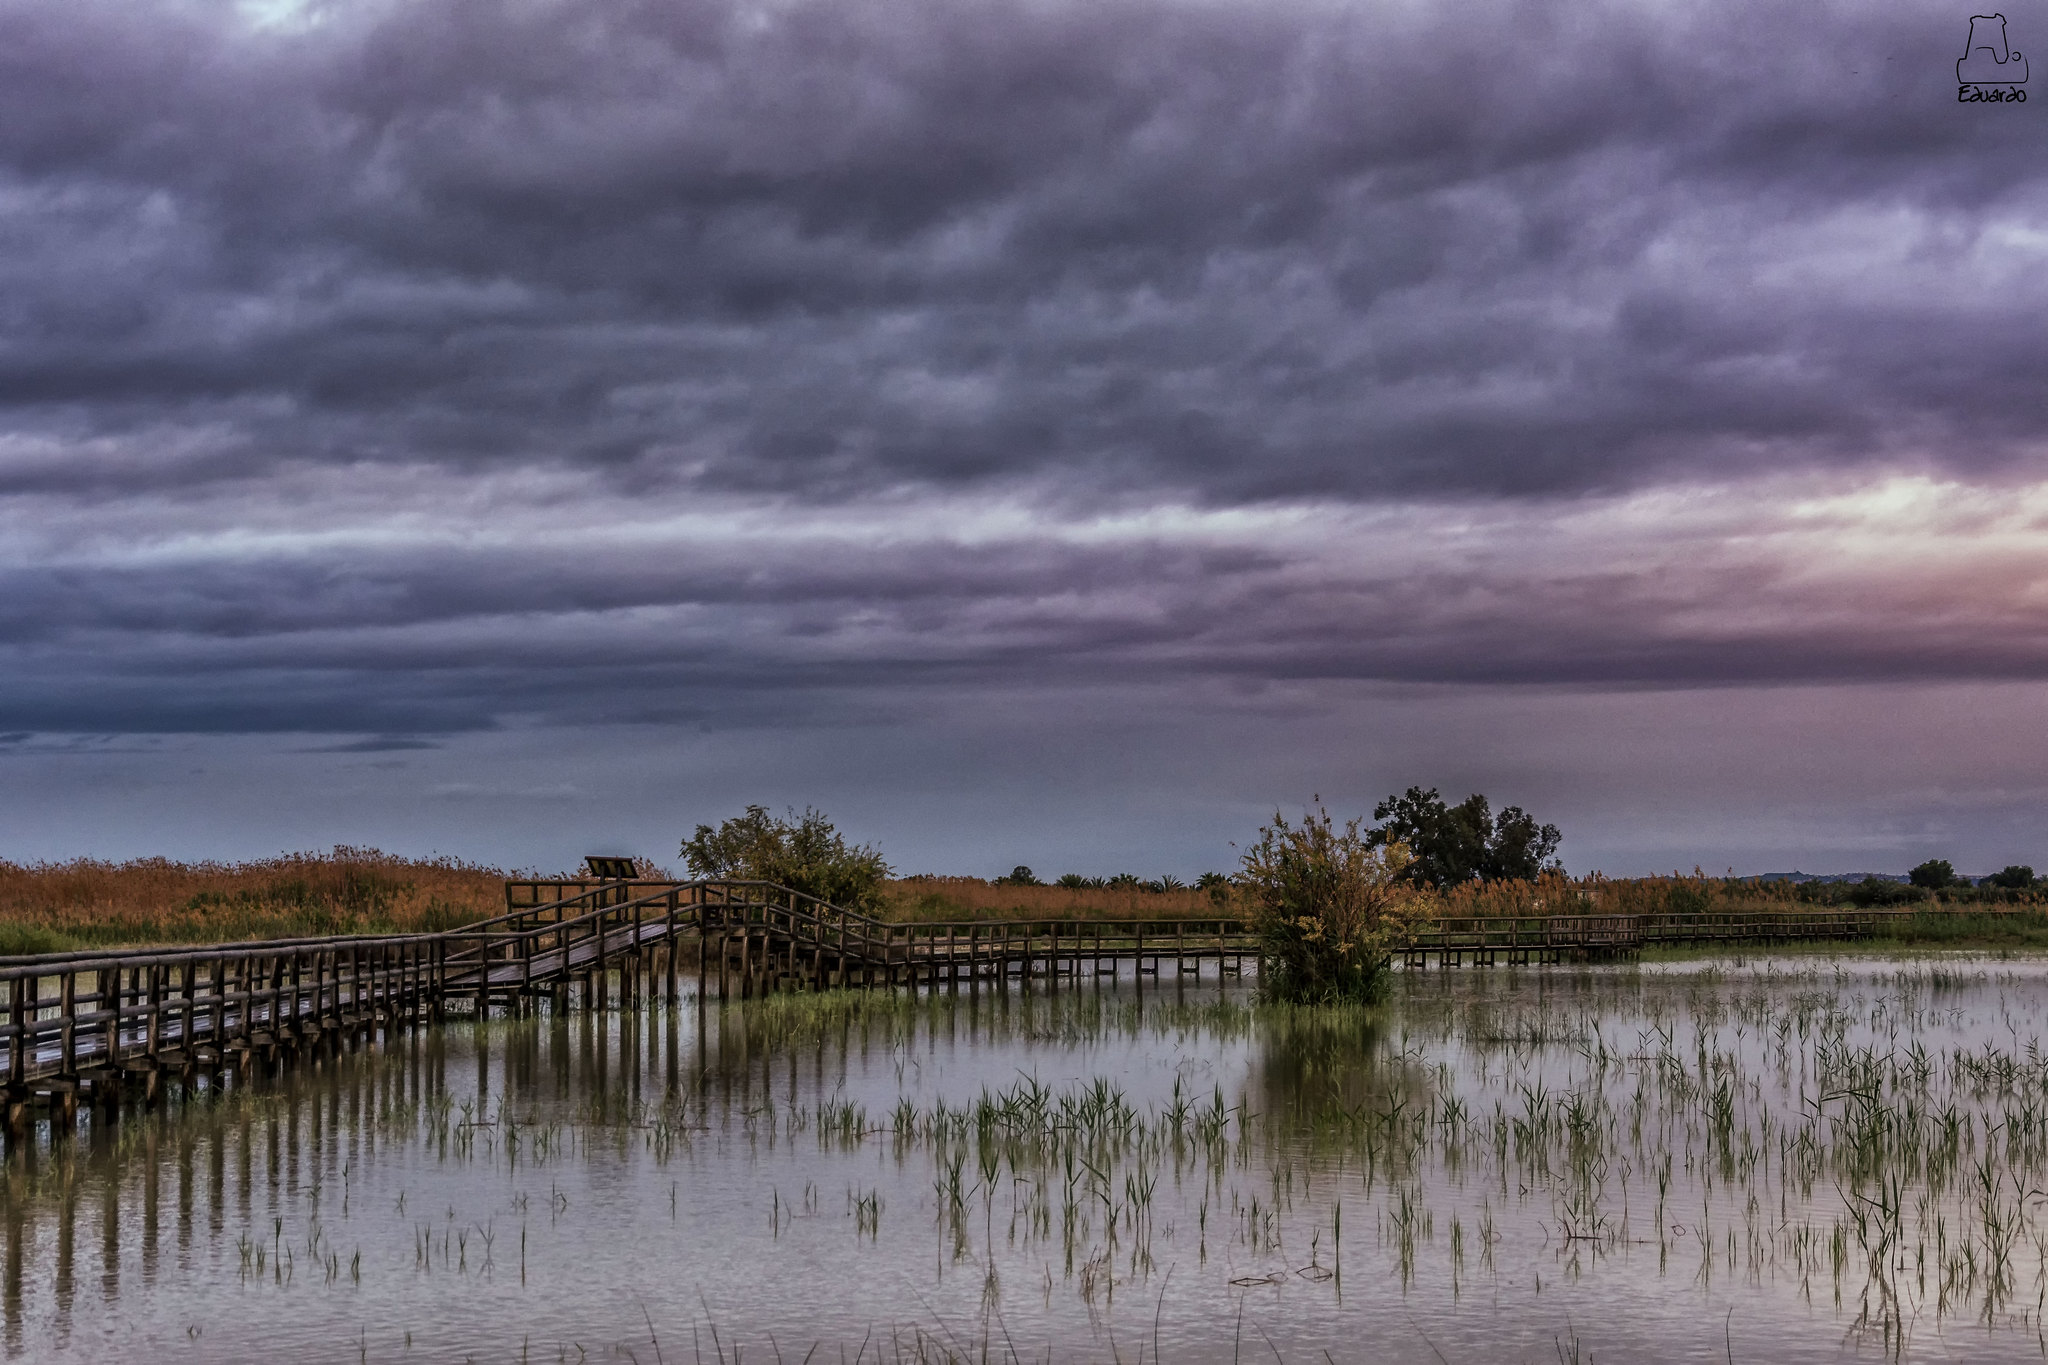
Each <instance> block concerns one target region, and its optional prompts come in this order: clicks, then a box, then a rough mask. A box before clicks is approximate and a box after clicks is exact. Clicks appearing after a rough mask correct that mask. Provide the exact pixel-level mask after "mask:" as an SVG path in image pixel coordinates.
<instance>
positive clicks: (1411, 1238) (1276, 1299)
mask: <svg viewBox="0 0 2048 1365" xmlns="http://www.w3.org/2000/svg"><path fill="white" fill-rule="evenodd" d="M1138 986H1139V983H1137V982H1136V981H1134V980H1132V979H1131V978H1130V977H1129V976H1128V975H1126V976H1125V977H1124V978H1122V979H1121V980H1111V979H1108V978H1102V979H1099V980H1098V981H1086V980H1085V979H1084V982H1083V984H1081V985H1079V986H1075V985H1072V984H1062V985H1061V987H1060V988H1059V989H1056V990H1054V989H1047V988H1046V987H1045V986H1044V985H1043V984H1039V985H1036V986H1034V987H1033V988H1032V989H1029V990H1026V989H1023V988H1021V987H1018V986H1016V985H1012V986H1011V987H1010V988H1008V989H1006V990H990V989H988V988H987V987H983V988H982V989H980V990H978V991H969V990H967V989H965V988H964V987H963V988H962V989H961V990H960V991H959V992H957V993H956V992H952V991H948V990H939V991H934V992H928V993H927V992H919V993H916V994H909V993H903V992H898V993H894V994H890V993H885V992H873V993H867V994H827V995H822V996H800V995H798V996H782V997H773V998H769V999H766V1000H760V1001H752V1002H746V1003H737V1002H736V1003H733V1004H729V1005H725V1006H723V1007H721V1006H720V1005H718V1004H717V1003H716V1002H715V1001H714V1002H711V1003H710V1004H708V1005H707V1006H706V1007H704V1008H703V1009H701V1010H700V1009H699V1008H697V1006H696V1005H695V1003H694V1002H691V1001H685V1002H684V1003H683V1004H682V1005H681V1006H680V1007H679V1008H673V1009H670V1008H666V1007H657V1008H651V1009H646V1010H642V1011H637V1012H634V1011H627V1012H618V1011H614V1012H611V1013H607V1014H596V1015H592V1014H572V1015H568V1016H566V1017H563V1018H550V1017H548V1016H546V1015H542V1016H541V1017H539V1018H528V1019H520V1020H512V1019H492V1020H489V1021H485V1022H473V1021H466V1020H453V1021H450V1022H448V1023H446V1024H444V1025H442V1026H440V1027H438V1028H432V1029H425V1030H420V1031H415V1032H407V1033H400V1034H398V1035H396V1036H395V1037H394V1038H393V1039H392V1040H391V1041H390V1042H389V1043H388V1044H386V1045H380V1046H377V1047H365V1048H363V1049H361V1050H359V1051H357V1052H355V1053H352V1054H348V1055H344V1056H342V1057H339V1058H334V1059H329V1060H326V1061H322V1062H320V1063H318V1064H313V1063H302V1064H301V1065H299V1066H297V1067H295V1068H292V1069H290V1070H288V1071H287V1072H286V1073H285V1074H284V1075H283V1076H282V1077H281V1078H279V1079H277V1080H275V1081H271V1082H268V1083H261V1082H258V1083H250V1084H247V1085H240V1086H238V1085H234V1084H229V1085H227V1086H225V1087H223V1088H221V1089H219V1090H214V1091H208V1090H205V1089H201V1090H199V1091H197V1092H195V1093H193V1094H191V1095H189V1096H180V1095H177V1094H175V1093H174V1094H173V1096H172V1099H171V1101H170V1102H169V1103H167V1104H166V1106H165V1107H164V1108H163V1109H162V1110H160V1111H158V1112H156V1113H142V1112H140V1111H135V1112H131V1113H129V1114H127V1115H125V1116H124V1117H123V1119H122V1120H121V1121H120V1122H119V1123H117V1124H113V1125H111V1126H107V1127H104V1128H102V1129H101V1130H100V1131H97V1132H95V1131H93V1128H92V1123H91V1120H90V1118H88V1119H87V1120H86V1121H85V1122H84V1123H83V1124H82V1126H81V1131H80V1132H79V1133H78V1135H77V1136H76V1137H73V1138H68V1139H64V1140H60V1141H55V1142H53V1141H51V1140H50V1137H49V1134H48V1132H47V1130H45V1131H44V1132H43V1133H41V1134H39V1135H38V1137H37V1138H36V1140H34V1141H33V1142H30V1143H27V1144H23V1145H22V1146H21V1147H20V1148H19V1149H18V1150H16V1151H14V1152H12V1153H11V1154H10V1156H9V1158H8V1161H7V1163H6V1167H5V1171H6V1174H5V1186H4V1197H5V1208H4V1220H0V1221H4V1223H5V1226H6V1237H7V1243H6V1250H5V1257H6V1259H5V1266H4V1272H0V1278H4V1284H0V1299H4V1323H0V1348H4V1351H5V1353H6V1354H7V1355H8V1356H10V1357H13V1358H22V1359H46V1358H58V1359H62V1358H69V1357H74V1356H75V1357H80V1358H85V1357H90V1358H94V1359H99V1360H142V1359H150V1360H166V1359H190V1360H195V1361H196V1360H205V1361H252V1362H254V1361H264V1362H269V1361H278V1360H371V1361H383V1360H392V1361H399V1360H422V1361H461V1360H476V1361H529V1360H532V1361H541V1360H547V1361H554V1360H565V1359H566V1360H634V1361H639V1362H643V1363H651V1362H656V1361H660V1362H663V1363H664V1365H667V1363H668V1362H685V1361H690V1362H694V1361H699V1360H703V1361H712V1360H722V1361H739V1360H745V1361H776V1360H780V1361H788V1362H791V1363H792V1365H794V1362H797V1361H801V1360H805V1359H809V1360H812V1361H818V1362H823V1361H839V1360H846V1361H855V1360H861V1361H895V1360H919V1359H922V1360H949V1359H950V1360H976V1361H979V1360H984V1359H986V1360H994V1361H1010V1360H1013V1359H1014V1360H1018V1361H1030V1360H1040V1361H1045V1360H1051V1361H1068V1360H1075V1361H1080V1360H1090V1361H1092V1360H1102V1361H1111V1360H1114V1361H1121V1362H1135V1361H1148V1360H1163V1361H1166V1362H1175V1361H1239V1360H1242V1361H1257V1360H1274V1359H1278V1360H1280V1361H1283V1362H1290V1363H1291V1362H1296V1361H1323V1360H1330V1361H1359V1360H1372V1361H1439V1360H1442V1361H1459V1362H1462V1361H1469V1360H1483V1361H1487V1362H1504V1361H1516V1360H1527V1361H1560V1360H1564V1361H1584V1360H1606V1359H1613V1360H1625V1359H1632V1358H1633V1359H1641V1358H1645V1357H1648V1356H1652V1355H1654V1356H1656V1357H1659V1358H1663V1359H1669V1360H1685V1359H1698V1360H1703V1361H1704V1360H1715V1361H1723V1360H1729V1359H1733V1360H1735V1361H1745V1360H1748V1361H1793V1360H1833V1359H1841V1358H1861V1357H1869V1358H1879V1359H1881V1358H1887V1357H1891V1356H1894V1355H1903V1357H1904V1358H1907V1359H1973V1360H1975V1359H2038V1358H2042V1357H2043V1355H2044V1354H2048V1351H2044V1342H2043V1335H2042V1306H2043V1302H2044V1289H2048V1257H2044V1253H2048V1194H2044V1193H2043V1191H2044V1190H2048V1055H2044V1053H2043V1050H2042V1040H2041V1034H2042V1030H2043V1026H2044V1017H2048V1015H2044V1006H2048V963H2044V962H2041V961H2038V960H2013V961H1995V960H1989V959H1973V958H1945V959H1941V960H1938V961H1937V960H1915V961H1902V962H1894V961H1883V960H1875V959H1867V958H1852V957H1843V958H1799V957H1779V958H1766V957H1758V958H1751V959H1748V960H1747V961H1746V962H1744V961H1742V960H1734V959H1731V960H1728V961H1722V962H1718V963H1689V964H1682V965H1669V966H1661V967H1660V966H1646V967H1617V968H1592V969H1572V968H1545V969H1537V970H1520V971H1517V970H1512V969H1498V968H1497V969H1490V970H1466V971H1456V972H1428V973H1412V974H1404V975H1403V976H1401V977H1400V978H1399V980H1398V981H1397V985H1396V988H1395V990H1394V993H1393V997H1392V999H1391V1000H1389V1001H1388V1002H1387V1003H1386V1004H1384V1005H1382V1006H1378V1007H1375V1008H1373V1009H1369V1010H1362V1009H1342V1010H1312V1009H1285V1008H1278V1007H1268V1006H1261V1005H1258V1004H1256V1003H1255V1001H1254V998H1253V995H1252V989H1251V987H1250V985H1249V984H1246V985H1239V984H1237V983H1235V982H1232V983H1230V984H1228V985H1223V986H1219V985H1217V984H1216V983H1214V982H1213V981H1207V980H1204V981H1202V982H1200V983H1186V984H1184V985H1182V986H1181V987H1180V988H1178V989H1176V988H1175V985H1174V984H1173V981H1172V978H1171V977H1170V976H1169V977H1167V978H1165V979H1164V984H1154V983H1152V982H1151V981H1147V982H1145V983H1144V988H1143V989H1142V990H1140V989H1139V988H1138Z"/></svg>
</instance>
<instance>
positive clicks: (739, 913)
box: [0, 880, 1909, 1132]
mask: <svg viewBox="0 0 2048 1365" xmlns="http://www.w3.org/2000/svg"><path fill="white" fill-rule="evenodd" d="M506 904H507V911H506V913H505V914H503V915H500V916H498V917H496V918H494V919H489V920H485V921H483V922H481V923H478V924H472V925H468V926H465V927H464V928H461V929H457V930H452V931H450V932H447V933H440V934H399V935H370V936H338V937H330V938H315V939H287V940H273V941H266V942H257V943H237V944H220V945H210V946H204V947H195V948H138V949H126V950H106V951H99V952H78V953H55V954H44V955H39V956H35V957H17V958H0V991H4V1004H0V1087H4V1094H5V1102H6V1106H7V1116H8V1129H9V1131H10V1132H18V1131H20V1129H21V1128H22V1126H23V1124H24V1123H25V1122H26V1120H27V1116H28V1114H29V1110H30V1106H31V1105H33V1104H34V1103H37V1102H47V1103H49V1104H51V1105H52V1106H53V1107H54V1108H56V1109H58V1110H60V1111H61V1112H62V1113H64V1114H66V1115H69V1114H70V1113H72V1112H74V1111H75V1109H76V1106H77V1103H78V1097H79V1094H80V1092H81V1090H83V1091H85V1092H86V1093H87V1094H89V1095H90V1096H91V1097H92V1098H93V1099H94V1100H95V1102H111V1101H112V1100H114V1099H117V1098H118V1097H119V1095H120V1094H121V1092H122V1090H123V1088H124V1086H126V1085H127V1084H129V1083H131V1082H132V1083H133V1084H134V1085H136V1086H137V1087H139V1088H140V1089H141V1091H142V1093H143V1095H144V1097H145V1098H148V1099H154V1098H155V1096H156V1095H157V1093H158V1091H159V1088H160V1085H161V1083H162V1080H163V1078H164V1077H165V1076H167V1075H179V1076H183V1077H185V1078H187V1079H190V1078H191V1077H192V1076H193V1075H194V1074H195V1073H197V1072H199V1071H202V1070H211V1069H217V1068H222V1067H237V1068H241V1069H245V1070H247V1069H255V1068H266V1067H274V1066H276V1065H278V1064H279V1063H280V1062H281V1061H282V1060H283V1059H284V1058H285V1057H287V1056H288V1055H290V1054H294V1053H299V1052H304V1051H313V1052H316V1053H317V1052H318V1051H320V1050H322V1049H327V1048H333V1047H338V1046H347V1045H350V1044H352V1043H353V1042H355V1041H357V1040H360V1039H362V1038H365V1037H368V1036H371V1035H373V1034H374V1033H376V1032H377V1031H378V1030H380V1029H390V1028H393V1027H397V1026H402V1025H404V1024H406V1023H409V1022H414V1021H419V1020H423V1019H434V1018H438V1017H440V1016H441V1015H442V1014H443V1013H444V1012H445V1010H446V1008H447V1006H448V1004H449V1002H451V1001H457V1002H466V1007H467V1008H470V1009H473V1010H478V1011H481V1010H485V1009H488V1008H490V1007H491V1006H492V1005H494V1004H495V1005H498V1006H500V1007H502V1008H505V1009H508V1010H511V1011H514V1012H518V1011H523V1010H525V1009H527V1008H529V1007H530V1006H531V1004H532V1002H533V1001H534V1000H535V998H536V997H541V996H545V997H547V998H549V999H550V1001H551V1002H552V1004H553V1006H554V1007H555V1008H557V1009H566V1008H569V1007H570V1006H571V1005H572V1004H575V1003H581V1004H584V1005H586V1006H590V1007H595V1008H604V1007H605V1006H606V1005H607V1004H608V1003H609V1002H610V1000H611V999H613V998H614V993H616V998H617V999H618V1000H619V1001H620V1002H621V1003H632V1002H634V1001H636V1000H638V999H641V998H644V997H647V996H654V997H664V996H665V997H666V998H667V999H670V1000H673V999H676V998H678V995H679V993H680V989H679V976H681V975H682V974H685V973H690V974H694V976H695V978H696V981H695V993H696V998H697V999H698V1000H699V1001H704V1000H708V999H712V998H717V999H727V998H733V997H739V998H744V997H748V996H753V995H758V994H761V993H764V992H767V991H772V990H778V989H789V988H792V987H797V988H810V989H823V988H827V987H838V986H859V987H871V986H928V985H935V984H949V983H963V982H964V983H974V982H980V981H1005V980H1009V979H1011V978H1013V977H1014V978H1023V979H1032V978H1050V979H1052V980H1054V981H1057V980H1058V979H1059V978H1062V977H1078V976H1082V975H1108V974H1113V973H1115V972H1117V971H1119V970H1121V969H1122V965H1123V964H1126V963H1132V964H1135V970H1136V971H1137V972H1138V973H1140V974H1141V975H1145V974H1171V975H1174V976H1187V975H1199V974H1200V973H1201V972H1202V971H1203V970H1204V968H1205V966H1212V967H1213V968H1214V969H1215V970H1217V971H1219V972H1225V973H1241V972H1242V971H1243V970H1244V969H1245V966H1246V964H1247V963H1251V964H1253V965H1254V966H1256V961H1257V948H1256V945H1255V943H1254V941H1253V939H1252V937H1251V935H1250V934H1249V933H1248V932H1247V931H1246V928H1245V926H1244V925H1243V924H1242V923H1241V922H1240V921H1237V920H1232V919H1223V918H1214V919H1173V920H1011V921H974V922H953V923H924V924H898V923H889V922H885V921H881V920H877V919H874V918H872V917H870V916H867V915H863V914H859V913H856V912H853V911H848V910H843V909H841V908H839V907H837V906H833V905H830V904H827V903H826V902H823V901H820V900H816V899H814V898H812V897H809V896H806V895H803V894H802V893H800V892H796V891H792V890H790V889H788V888H786V887H781V886H775V885H772V884H769V883H765V882H745V881H721V880H707V881H691V882H635V881H578V880H563V881H513V882H508V883H507V884H506ZM1902 913H1909V912H1900V911H1883V910H1864V911H1844V912H1836V913H1830V914H1823V915H1800V914H1780V913H1772V914H1735V915H1718V916H1688V917H1684V918H1677V917H1661V918H1660V917H1650V916H1622V915H1560V916H1548V917H1541V918H1538V917H1527V918H1519V919H1486V920H1446V921H1441V922H1439V923H1438V924H1436V925H1435V926H1433V927H1432V928H1431V929H1429V930H1428V931H1427V932H1425V933H1424V934H1422V935H1421V936H1419V937H1418V938H1417V939H1416V941H1415V942H1414V944H1413V945H1412V946H1411V947H1410V948H1409V949H1407V950H1406V951H1405V952H1404V954H1403V955H1402V956H1403V960H1404V963H1405V965H1406V966H1408V967H1409V968H1411V969H1416V968H1423V967H1430V966H1441V967H1450V966H1461V965H1468V964H1469V965H1489V964H1495V963H1499V964H1509V965H1513V964H1523V963H1527V964H1538V963H1547V962H1567V961H1588V960H1599V959H1605V958H1617V957H1627V956H1633V955H1634V954H1636V953H1639V952H1640V951H1641V950H1642V948H1643V947H1644V946H1646V945H1651V944H1686V943H1699V944H1706V943H1721V942H1727V943H1734V942H1749V943H1756V942H1774V941H1790V940H1812V939H1827V938H1856V937H1864V936H1868V935H1870V934H1873V933H1876V932H1878V931H1880V930H1881V929H1882V928H1883V927H1884V925H1885V924H1886V923H1888V922H1889V921H1890V920H1891V919H1894V918H1896V917H1897V916H1898V915H1900V914H1902Z"/></svg>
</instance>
